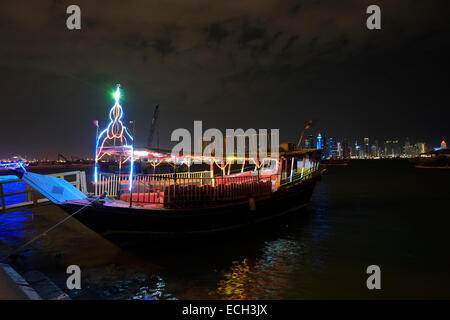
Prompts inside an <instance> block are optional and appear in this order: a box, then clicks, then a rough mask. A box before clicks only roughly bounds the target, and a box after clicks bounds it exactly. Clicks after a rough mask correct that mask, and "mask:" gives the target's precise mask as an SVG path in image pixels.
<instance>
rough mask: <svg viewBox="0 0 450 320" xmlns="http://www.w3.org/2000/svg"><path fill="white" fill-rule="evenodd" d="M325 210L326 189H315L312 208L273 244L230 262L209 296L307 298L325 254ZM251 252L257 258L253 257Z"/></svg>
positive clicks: (327, 232)
mask: <svg viewBox="0 0 450 320" xmlns="http://www.w3.org/2000/svg"><path fill="white" fill-rule="evenodd" d="M327 207H328V189H327V186H326V185H323V184H322V185H318V186H317V192H316V194H315V197H314V205H313V206H311V207H310V208H309V209H307V210H303V211H302V212H298V215H297V216H296V217H292V219H291V220H289V221H288V222H287V223H288V224H287V225H286V228H285V230H283V231H281V232H278V233H275V235H278V238H276V239H275V240H270V241H264V242H263V243H262V246H260V247H253V248H252V249H253V250H251V248H247V250H249V249H250V250H249V252H247V255H246V257H244V258H242V259H240V260H234V261H232V263H231V266H230V267H229V269H228V270H226V271H224V272H223V273H222V275H221V279H220V280H219V281H218V282H217V288H215V289H214V290H212V291H211V292H210V295H211V296H212V297H215V298H219V299H232V300H241V299H286V298H306V297H308V291H309V290H310V289H309V287H310V284H311V283H312V281H313V280H314V278H315V277H317V276H319V275H320V274H321V273H322V272H323V271H324V269H325V267H326V258H327V256H328V253H329V248H328V245H327V244H326V240H328V239H329V238H330V236H331V235H332V233H331V228H330V221H329V217H328V215H327ZM271 236H274V235H273V234H272V235H271ZM252 251H257V252H260V254H258V255H255V256H254V255H252Z"/></svg>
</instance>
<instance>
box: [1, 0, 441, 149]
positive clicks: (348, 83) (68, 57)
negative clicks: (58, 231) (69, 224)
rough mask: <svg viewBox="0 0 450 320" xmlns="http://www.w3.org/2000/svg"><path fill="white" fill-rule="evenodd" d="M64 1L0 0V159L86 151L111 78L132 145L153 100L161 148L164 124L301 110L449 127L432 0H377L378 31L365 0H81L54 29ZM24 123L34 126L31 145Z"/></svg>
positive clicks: (375, 124)
mask: <svg viewBox="0 0 450 320" xmlns="http://www.w3.org/2000/svg"><path fill="white" fill-rule="evenodd" d="M70 4H72V3H70V2H69V1H63V0H61V1H51V0H46V1H39V2H37V1H36V2H30V1H23V0H17V1H6V3H5V4H2V9H1V10H0V36H1V39H2V41H1V43H0V72H1V74H2V77H1V78H0V79H1V80H0V87H1V88H2V106H1V108H2V114H1V116H0V137H1V138H0V139H2V140H1V141H0V142H1V143H0V145H2V146H6V147H2V151H0V157H1V156H4V155H7V154H10V153H27V152H29V153H30V154H31V155H39V154H40V153H41V152H42V151H41V150H43V148H46V150H49V151H51V150H55V151H58V152H63V151H64V152H66V153H69V152H73V153H77V154H80V155H87V154H89V153H90V152H91V150H92V146H91V144H92V132H93V131H92V127H91V120H92V119H94V118H95V119H99V120H100V122H101V123H105V122H106V117H107V115H106V112H107V110H108V108H109V106H110V104H111V100H110V96H109V91H110V90H111V88H113V87H114V85H115V84H116V83H117V82H120V83H121V84H122V86H123V89H124V95H125V96H124V99H125V100H124V108H125V110H126V116H127V117H128V118H130V119H138V120H137V123H138V128H137V140H138V142H142V143H143V142H145V140H146V132H147V126H148V122H149V119H150V118H151V114H152V112H153V107H154V105H155V104H156V103H159V104H160V106H161V109H160V112H161V113H160V121H161V123H160V130H161V145H162V146H165V147H167V145H165V143H166V141H168V140H169V136H170V133H171V130H172V129H174V128H177V127H187V128H190V127H191V126H192V120H196V119H201V120H204V121H205V126H207V127H213V126H217V127H228V128H232V127H238V126H242V127H254V128H258V127H277V128H280V129H281V134H282V138H283V139H288V140H295V139H296V136H297V134H298V126H299V123H303V122H304V121H305V120H307V119H309V118H315V119H318V120H319V122H318V125H317V126H316V129H315V130H320V131H326V132H327V133H329V134H332V135H336V136H348V137H349V138H352V137H358V136H361V135H367V134H371V135H373V136H377V137H379V140H383V139H384V138H385V137H386V138H387V137H392V136H394V135H397V136H398V137H400V136H407V135H408V136H410V138H411V139H414V138H415V137H414V136H413V135H416V136H417V139H419V138H420V139H422V140H423V139H429V140H433V139H434V140H436V139H441V138H440V137H442V138H444V137H445V136H448V134H450V133H449V132H448V125H447V122H444V121H443V120H441V119H442V118H447V119H448V112H449V111H448V110H449V108H448V101H449V99H448V97H447V95H446V93H445V88H444V86H443V84H442V82H441V80H440V79H441V78H442V77H447V76H448V71H449V68H448V62H447V60H448V54H449V46H448V44H449V43H448V42H449V40H448V37H447V35H446V33H447V32H448V23H447V20H446V17H445V15H444V12H445V11H444V10H443V9H442V6H443V4H444V1H433V2H424V1H420V2H419V1H418V2H411V1H406V0H399V1H395V2H392V1H388V0H380V1H379V2H378V5H380V6H381V8H382V30H378V31H368V30H367V28H366V27H365V18H366V14H365V9H366V8H367V6H368V5H369V4H372V3H371V2H370V1H365V0H364V1H361V0H346V1H335V0H322V1H316V0H304V1H299V0H295V1H294V0H286V1H275V0H267V1H263V0H248V1H239V2H237V1H203V0H194V1H185V0H173V1H170V3H169V2H164V1H144V0H141V1H133V2H130V3H129V4H127V5H124V3H123V1H118V0H112V1H108V4H107V5H105V3H97V2H94V1H87V0H80V1H78V5H79V6H80V7H81V10H82V30H80V31H68V30H67V29H66V28H65V19H66V17H67V15H66V13H65V8H66V7H67V6H68V5H70ZM423 110H427V113H426V114H425V115H424V112H423ZM431 114H434V115H439V117H438V116H431ZM406 118H407V119H408V121H405V119H406ZM11 119H20V122H19V123H20V125H19V127H20V128H19V129H18V128H17V126H16V124H15V123H16V122H15V121H11ZM38 119H39V121H37V120H38ZM69 124H70V126H69ZM42 127H43V128H44V129H41V128H42ZM69 128H70V129H69ZM73 128H77V130H75V129H73ZM78 129H79V130H78ZM17 131H20V132H22V133H21V134H19V135H15V134H12V133H13V132H17ZM75 131H76V132H78V131H79V132H80V133H79V134H78V135H77V134H75V133H74V132H75ZM29 132H40V133H41V134H40V138H39V142H35V141H34V142H30V141H29V139H27V138H26V137H25V136H26V135H27V134H29ZM21 135H24V137H22V136H21ZM4 150H6V151H4Z"/></svg>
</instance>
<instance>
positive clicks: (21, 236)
mask: <svg viewBox="0 0 450 320" xmlns="http://www.w3.org/2000/svg"><path fill="white" fill-rule="evenodd" d="M32 220H33V213H32V212H31V211H30V210H28V209H22V210H17V211H13V212H6V213H0V246H1V251H2V252H3V253H6V252H8V253H10V252H12V251H14V250H15V249H17V248H18V247H19V246H21V245H22V244H23V243H24V242H26V241H27V240H28V239H31V237H33V236H34V234H35V233H36V231H35V230H34V228H32V227H30V225H31V224H32ZM35 245H38V242H37V243H35ZM21 254H22V255H23V256H30V255H31V254H32V252H31V250H30V248H25V250H22V251H21Z"/></svg>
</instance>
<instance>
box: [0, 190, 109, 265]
mask: <svg viewBox="0 0 450 320" xmlns="http://www.w3.org/2000/svg"><path fill="white" fill-rule="evenodd" d="M106 195H107V193H106V191H105V193H103V194H102V195H100V196H98V197H97V198H95V199H93V200H91V201H90V202H88V203H87V204H86V205H84V206H83V207H81V208H80V209H78V210H77V211H75V212H74V213H72V214H71V215H69V216H67V217H65V218H64V219H62V220H61V221H59V222H58V223H56V224H55V225H53V226H52V227H50V228H48V229H47V230H45V231H44V232H42V233H40V234H39V235H37V236H36V237H34V238H33V239H31V240H30V241H28V242H27V243H25V244H23V245H21V246H20V247H18V248H16V249H14V250H13V251H12V252H10V253H9V254H8V255H6V256H4V257H2V258H0V261H3V260H5V259H8V258H9V257H10V256H12V255H13V254H15V253H17V252H18V251H20V250H21V249H23V248H24V247H26V246H28V245H29V244H31V243H33V242H34V241H36V240H37V239H39V238H41V237H42V236H43V235H45V234H47V233H48V232H50V231H52V230H53V229H55V228H56V227H57V226H59V225H60V224H63V223H64V222H66V221H67V220H69V219H70V218H72V217H73V216H74V215H76V214H77V213H78V212H80V211H81V210H83V209H84V208H86V207H88V206H89V205H91V204H92V203H94V202H95V201H98V200H100V199H101V198H105V197H106Z"/></svg>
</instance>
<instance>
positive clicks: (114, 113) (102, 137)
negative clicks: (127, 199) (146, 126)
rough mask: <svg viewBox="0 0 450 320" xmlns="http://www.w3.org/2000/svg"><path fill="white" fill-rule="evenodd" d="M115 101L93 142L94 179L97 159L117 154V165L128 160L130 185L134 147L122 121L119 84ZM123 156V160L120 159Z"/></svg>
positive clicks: (95, 179) (96, 172)
mask: <svg viewBox="0 0 450 320" xmlns="http://www.w3.org/2000/svg"><path fill="white" fill-rule="evenodd" d="M113 96H114V100H115V103H114V105H113V106H112V107H111V109H110V110H109V120H110V122H109V124H108V126H107V127H106V129H104V130H103V131H102V132H101V133H100V134H99V135H98V137H97V141H96V143H95V168H94V181H95V183H97V182H98V181H97V179H98V178H97V175H98V161H99V160H101V159H102V158H103V157H104V156H105V155H113V154H114V155H119V156H120V160H119V166H121V165H122V164H123V163H125V162H127V161H130V179H129V180H130V185H129V189H130V191H131V187H132V183H133V181H132V175H133V163H134V147H133V145H132V144H130V142H132V141H133V137H132V136H131V134H130V133H129V132H128V130H127V128H126V127H125V126H124V124H123V123H122V118H123V109H122V106H121V105H120V103H119V102H120V97H121V92H120V85H117V87H116V91H115V92H114V94H113ZM122 156H124V160H122Z"/></svg>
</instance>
